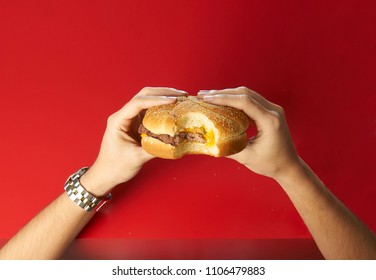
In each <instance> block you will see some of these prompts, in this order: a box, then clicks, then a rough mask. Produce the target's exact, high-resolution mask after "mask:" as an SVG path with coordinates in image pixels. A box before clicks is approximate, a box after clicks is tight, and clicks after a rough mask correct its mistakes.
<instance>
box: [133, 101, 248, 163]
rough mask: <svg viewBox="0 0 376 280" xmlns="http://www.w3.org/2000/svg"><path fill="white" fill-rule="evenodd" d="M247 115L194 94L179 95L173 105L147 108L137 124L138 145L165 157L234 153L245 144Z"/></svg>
mask: <svg viewBox="0 0 376 280" xmlns="http://www.w3.org/2000/svg"><path fill="white" fill-rule="evenodd" d="M248 125H249V119H248V117H247V115H246V114H245V113H244V112H243V111H240V110H237V109H234V108H232V107H227V106H218V105H214V104H209V103H205V102H202V101H200V100H198V99H197V98H196V97H193V96H188V97H179V98H178V100H177V102H176V103H174V104H168V105H162V106H157V107H152V108H149V109H148V110H147V111H146V113H145V116H144V118H143V121H142V124H141V125H140V127H139V130H138V131H139V133H140V134H141V137H142V139H141V145H142V147H143V148H144V150H146V151H147V152H148V153H150V154H152V155H154V156H157V157H160V158H166V159H177V158H181V157H182V156H184V155H186V154H206V155H210V156H215V157H221V156H227V155H231V154H235V153H238V152H240V151H241V150H243V149H244V148H245V147H246V145H247V134H246V129H247V127H248Z"/></svg>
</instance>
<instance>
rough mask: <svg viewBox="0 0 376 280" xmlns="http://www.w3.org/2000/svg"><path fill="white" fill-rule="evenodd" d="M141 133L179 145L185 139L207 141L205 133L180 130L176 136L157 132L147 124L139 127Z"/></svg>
mask: <svg viewBox="0 0 376 280" xmlns="http://www.w3.org/2000/svg"><path fill="white" fill-rule="evenodd" d="M138 132H139V133H143V134H146V135H147V136H149V137H153V138H156V139H158V140H160V141H162V142H164V143H166V144H170V145H172V146H174V147H175V146H177V145H179V144H180V143H182V142H183V141H189V142H199V143H206V140H205V137H204V135H202V134H201V133H194V132H179V133H178V134H176V135H175V136H170V135H168V134H155V133H153V132H151V131H150V130H148V129H147V128H146V127H145V126H143V125H142V124H141V125H140V127H139V128H138Z"/></svg>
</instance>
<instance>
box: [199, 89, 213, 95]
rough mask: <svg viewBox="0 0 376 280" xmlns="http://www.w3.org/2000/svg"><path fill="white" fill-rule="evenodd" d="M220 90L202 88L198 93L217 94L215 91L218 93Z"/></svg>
mask: <svg viewBox="0 0 376 280" xmlns="http://www.w3.org/2000/svg"><path fill="white" fill-rule="evenodd" d="M217 92H218V90H216V89H211V90H204V89H202V90H200V91H199V92H198V93H197V94H198V95H204V94H215V93H217Z"/></svg>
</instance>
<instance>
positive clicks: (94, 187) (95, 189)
mask: <svg viewBox="0 0 376 280" xmlns="http://www.w3.org/2000/svg"><path fill="white" fill-rule="evenodd" d="M102 175H103V174H101V173H100V172H98V171H97V170H95V167H94V166H93V167H90V168H89V170H88V171H87V172H86V173H85V174H84V175H82V176H81V178H80V182H81V184H82V185H83V186H84V187H85V189H86V190H87V191H88V192H89V193H91V194H92V195H94V196H96V197H103V196H106V195H107V194H108V193H109V192H110V190H111V189H112V188H114V187H115V184H113V183H111V182H110V181H109V180H106V178H105V176H102Z"/></svg>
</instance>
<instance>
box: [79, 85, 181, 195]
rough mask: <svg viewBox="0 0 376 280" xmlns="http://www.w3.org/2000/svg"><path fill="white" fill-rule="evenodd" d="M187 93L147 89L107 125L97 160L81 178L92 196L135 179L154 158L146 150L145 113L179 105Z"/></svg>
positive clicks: (163, 88)
mask: <svg viewBox="0 0 376 280" xmlns="http://www.w3.org/2000/svg"><path fill="white" fill-rule="evenodd" d="M185 95H187V92H185V91H181V90H176V89H173V88H165V87H161V88H151V87H145V88H143V89H142V90H141V91H140V92H139V93H138V94H136V95H135V96H134V97H133V98H132V99H131V100H130V101H129V102H128V103H127V104H125V105H124V106H123V108H121V109H120V110H119V111H117V112H115V113H114V114H112V115H111V116H110V117H109V118H108V121H107V127H106V131H105V133H104V135H103V139H102V144H101V148H100V151H99V154H98V157H97V159H96V160H95V162H94V164H93V165H92V166H91V167H90V169H89V170H88V171H87V172H86V173H85V174H84V175H83V176H82V177H81V179H80V180H81V183H82V184H83V185H84V186H85V187H86V189H88V191H89V192H91V193H92V194H94V195H96V196H103V195H104V194H106V193H108V192H109V191H110V190H111V189H112V188H113V187H115V186H116V185H118V184H120V183H124V182H126V181H128V180H130V179H131V178H133V177H134V176H135V175H136V174H137V173H138V172H139V170H140V169H141V167H142V165H143V164H144V163H146V162H147V161H149V160H151V159H152V158H154V156H152V155H150V154H148V153H147V152H146V151H144V149H142V147H141V145H140V142H139V139H138V138H139V134H138V132H137V129H138V126H139V125H140V122H141V116H140V115H142V113H143V112H144V110H146V109H148V108H150V107H153V106H159V105H165V104H171V103H174V102H176V99H177V97H178V96H185Z"/></svg>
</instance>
